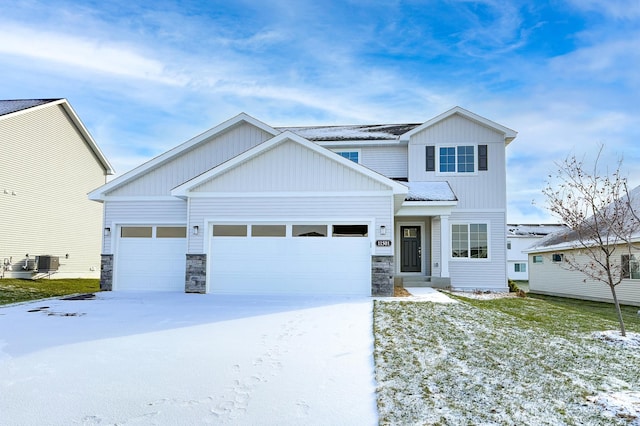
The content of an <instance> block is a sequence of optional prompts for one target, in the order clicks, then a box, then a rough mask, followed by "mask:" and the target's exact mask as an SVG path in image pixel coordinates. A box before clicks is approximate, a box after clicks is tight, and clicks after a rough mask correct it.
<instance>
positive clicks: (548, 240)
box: [527, 186, 640, 251]
mask: <svg viewBox="0 0 640 426" xmlns="http://www.w3.org/2000/svg"><path fill="white" fill-rule="evenodd" d="M624 198H625V199H626V198H627V197H626V195H625V196H624ZM629 200H630V204H631V208H632V209H633V211H635V212H636V214H638V215H640V186H637V187H635V188H633V189H632V190H631V191H629ZM610 207H611V205H609V207H607V208H610ZM590 219H591V218H587V220H590ZM632 220H635V219H634V218H633V217H631V215H629V217H627V223H628V224H630V223H631V221H632ZM631 238H633V239H636V238H640V229H639V230H637V231H636V232H635V233H634V234H633V235H631ZM577 241H578V234H577V233H576V232H575V231H574V230H572V229H570V228H568V227H566V228H564V229H563V230H561V231H558V232H554V233H551V234H549V235H547V236H546V237H544V238H542V239H541V240H540V241H538V242H537V243H535V244H533V245H532V246H531V247H529V248H528V249H527V251H535V250H536V249H544V250H545V251H546V250H549V249H552V248H557V249H566V248H571V246H572V243H575V242H577Z"/></svg>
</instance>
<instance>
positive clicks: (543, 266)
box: [526, 186, 640, 306]
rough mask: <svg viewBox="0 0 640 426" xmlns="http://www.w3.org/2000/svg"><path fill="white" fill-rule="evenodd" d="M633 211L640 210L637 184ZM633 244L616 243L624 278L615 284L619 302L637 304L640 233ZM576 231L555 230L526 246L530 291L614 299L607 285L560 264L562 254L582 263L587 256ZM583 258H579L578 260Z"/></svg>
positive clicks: (639, 293)
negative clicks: (530, 245) (533, 243)
mask: <svg viewBox="0 0 640 426" xmlns="http://www.w3.org/2000/svg"><path fill="white" fill-rule="evenodd" d="M629 195H630V199H631V203H632V205H633V206H634V210H635V211H640V186H639V187H636V188H635V189H634V190H633V191H631V192H630V194H629ZM633 242H634V245H635V247H636V248H632V249H631V251H629V248H628V247H627V246H626V245H618V246H617V247H618V249H617V250H616V252H617V253H615V260H616V261H617V262H619V267H620V268H621V269H620V271H621V272H622V274H623V278H624V279H623V280H622V282H621V283H620V284H618V285H617V286H616V295H617V297H618V300H619V302H620V303H622V304H627V305H636V306H640V262H639V261H640V250H639V249H638V248H637V247H640V233H638V234H637V235H635V236H634V237H633ZM577 246H578V244H577V240H576V238H575V233H573V232H572V231H571V230H569V229H565V230H563V231H559V232H555V233H553V234H550V235H548V236H547V237H545V238H543V239H541V240H540V241H538V243H537V244H535V245H534V246H532V247H530V248H529V249H527V250H526V253H527V256H528V259H529V287H530V291H531V292H532V293H539V294H547V295H551V296H562V297H572V298H577V299H584V300H595V301H604V302H613V298H612V296H611V290H610V289H609V286H608V285H606V284H605V283H602V282H600V281H595V280H592V279H589V278H587V277H586V275H585V274H583V273H582V272H580V271H570V270H568V269H567V268H563V267H562V265H563V263H564V262H565V256H575V257H576V259H577V260H578V261H579V262H582V261H583V262H584V264H585V265H587V264H588V263H591V260H590V258H588V257H587V256H586V255H585V254H581V253H580V251H579V250H577V249H576V248H575V247H577ZM581 259H582V260H581Z"/></svg>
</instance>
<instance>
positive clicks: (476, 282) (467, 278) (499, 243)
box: [446, 211, 507, 290]
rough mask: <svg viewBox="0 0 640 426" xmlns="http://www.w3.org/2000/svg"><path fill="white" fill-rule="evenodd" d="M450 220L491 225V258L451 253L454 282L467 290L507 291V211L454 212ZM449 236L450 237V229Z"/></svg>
mask: <svg viewBox="0 0 640 426" xmlns="http://www.w3.org/2000/svg"><path fill="white" fill-rule="evenodd" d="M449 223H450V225H451V224H455V223H487V224H488V225H489V259H488V260H486V259H453V258H451V253H449V254H448V256H449V273H450V274H451V284H452V286H453V287H455V288H460V289H465V290H475V289H486V290H491V289H493V290H505V289H506V287H507V265H506V263H507V258H506V235H505V232H504V230H505V226H506V220H505V213H504V212H458V211H456V212H454V213H453V214H452V215H451V216H450V218H449ZM446 238H449V239H450V238H451V230H450V229H449V230H448V235H447V237H446Z"/></svg>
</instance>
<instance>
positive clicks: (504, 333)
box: [374, 299, 640, 425]
mask: <svg viewBox="0 0 640 426" xmlns="http://www.w3.org/2000/svg"><path fill="white" fill-rule="evenodd" d="M495 303H497V301H495V300H488V301H479V302H477V303H470V301H466V302H465V301H461V302H459V303H450V304H442V303H433V302H428V301H420V300H410V301H376V302H375V304H374V337H375V353H374V357H375V363H376V378H377V382H378V409H379V416H380V423H381V424H385V425H387V424H390V425H396V424H411V425H413V424H429V425H432V424H441V425H458V424H464V425H466V424H469V425H471V424H473V425H476V424H483V425H513V424H522V425H565V424H583V425H618V424H619V425H640V346H637V345H636V344H635V343H634V341H635V340H634V339H636V338H637V336H638V335H637V334H632V336H634V337H633V338H631V339H627V341H625V342H620V341H618V342H612V341H611V339H610V338H611V336H612V335H614V336H615V333H609V334H605V335H604V337H603V335H602V334H599V333H596V334H594V333H593V332H591V333H588V332H584V331H582V330H580V329H574V330H572V327H573V325H572V324H571V322H570V321H571V319H570V318H567V322H566V323H560V322H558V326H557V328H555V327H554V326H553V322H551V321H547V320H544V321H543V319H544V316H545V315H547V316H551V315H556V314H557V313H556V312H554V311H553V310H552V309H551V308H549V307H548V306H546V305H545V302H543V301H540V300H533V299H526V300H512V301H511V302H509V303H512V304H514V306H516V308H514V309H516V310H519V311H520V313H521V314H522V315H521V316H517V315H511V314H509V311H508V309H505V310H504V311H501V310H499V309H496V308H494V307H493V306H494V305H495ZM492 304H494V305H492ZM515 304H518V305H515ZM545 309H547V310H549V312H545V311H544V310H545ZM527 310H530V311H527ZM536 318H538V319H540V321H537V320H536ZM554 318H555V317H554ZM557 318H561V316H559V317H557ZM559 321H561V320H559ZM612 325H613V326H614V327H615V323H614V324H612ZM607 336H608V338H607Z"/></svg>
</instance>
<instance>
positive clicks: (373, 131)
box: [276, 124, 420, 142]
mask: <svg viewBox="0 0 640 426" xmlns="http://www.w3.org/2000/svg"><path fill="white" fill-rule="evenodd" d="M419 125H420V124H371V125H362V124H359V125H347V126H312V127H276V129H278V130H281V131H285V130H289V131H291V132H293V133H296V134H297V135H299V136H302V137H303V138H305V139H308V140H310V141H314V142H318V141H327V142H328V141H356V140H398V137H399V136H400V135H402V134H404V133H406V132H408V131H410V130H412V129H414V128H416V127H418V126H419Z"/></svg>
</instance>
